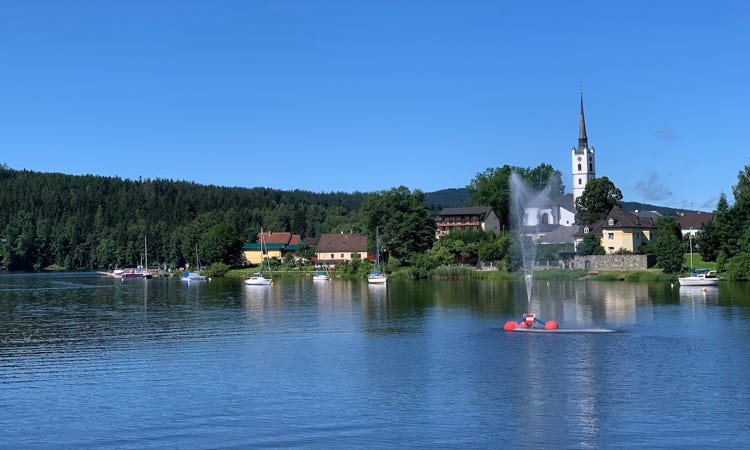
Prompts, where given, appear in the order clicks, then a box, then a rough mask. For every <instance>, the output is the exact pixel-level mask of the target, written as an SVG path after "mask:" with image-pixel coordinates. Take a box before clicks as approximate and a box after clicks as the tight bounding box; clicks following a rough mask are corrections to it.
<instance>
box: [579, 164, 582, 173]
mask: <svg viewBox="0 0 750 450" xmlns="http://www.w3.org/2000/svg"><path fill="white" fill-rule="evenodd" d="M581 170H582V169H581V165H580V164H578V171H579V172H580V171H581Z"/></svg>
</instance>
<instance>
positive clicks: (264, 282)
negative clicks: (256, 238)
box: [245, 228, 273, 286]
mask: <svg viewBox="0 0 750 450" xmlns="http://www.w3.org/2000/svg"><path fill="white" fill-rule="evenodd" d="M260 253H261V257H262V255H265V258H263V259H261V262H260V270H259V271H258V272H255V273H254V274H253V276H251V277H250V278H247V279H246V280H245V284H246V285H248V286H269V285H270V284H272V283H273V274H272V273H271V261H269V260H268V249H267V248H266V243H265V239H264V238H263V228H261V229H260ZM263 261H265V262H266V269H267V270H268V278H266V277H265V276H264V274H263Z"/></svg>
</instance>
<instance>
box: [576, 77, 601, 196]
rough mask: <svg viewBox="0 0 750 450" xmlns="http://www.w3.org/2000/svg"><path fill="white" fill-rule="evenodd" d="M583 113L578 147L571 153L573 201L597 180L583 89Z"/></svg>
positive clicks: (581, 100)
mask: <svg viewBox="0 0 750 450" xmlns="http://www.w3.org/2000/svg"><path fill="white" fill-rule="evenodd" d="M580 102H581V112H580V115H581V117H580V119H579V120H580V124H579V126H578V147H573V150H572V151H571V153H572V155H571V163H572V169H573V200H574V201H575V200H576V199H577V198H578V197H580V196H581V194H583V190H584V189H585V188H586V184H587V183H588V182H589V181H591V180H593V179H594V178H596V164H595V162H594V147H589V138H588V136H587V135H586V118H585V117H584V115H583V89H581V99H580Z"/></svg>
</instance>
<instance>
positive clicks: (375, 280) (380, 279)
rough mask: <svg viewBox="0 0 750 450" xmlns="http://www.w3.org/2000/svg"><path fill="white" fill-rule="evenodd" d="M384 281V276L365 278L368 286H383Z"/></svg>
mask: <svg viewBox="0 0 750 450" xmlns="http://www.w3.org/2000/svg"><path fill="white" fill-rule="evenodd" d="M386 280H387V278H386V276H385V275H370V276H368V277H367V282H368V283H370V284H385V282H386Z"/></svg>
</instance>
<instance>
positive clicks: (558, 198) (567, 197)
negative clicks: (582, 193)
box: [528, 194, 575, 211]
mask: <svg viewBox="0 0 750 450" xmlns="http://www.w3.org/2000/svg"><path fill="white" fill-rule="evenodd" d="M528 206H529V207H534V208H543V207H547V208H550V207H561V208H565V209H567V210H568V211H575V208H574V207H573V194H562V195H560V194H553V195H550V196H549V197H548V198H536V199H534V201H532V202H531V203H530V204H529V205H528Z"/></svg>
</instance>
